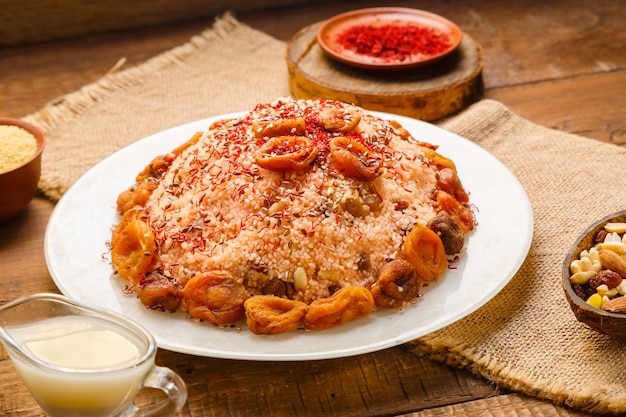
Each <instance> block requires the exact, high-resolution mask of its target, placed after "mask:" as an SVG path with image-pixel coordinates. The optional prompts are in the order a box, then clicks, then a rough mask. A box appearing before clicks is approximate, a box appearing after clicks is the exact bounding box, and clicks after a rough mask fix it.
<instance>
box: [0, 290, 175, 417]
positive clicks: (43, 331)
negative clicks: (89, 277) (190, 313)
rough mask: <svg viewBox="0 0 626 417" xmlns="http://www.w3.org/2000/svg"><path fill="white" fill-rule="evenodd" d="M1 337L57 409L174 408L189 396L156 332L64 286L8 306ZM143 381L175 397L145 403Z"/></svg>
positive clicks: (69, 416) (95, 414) (0, 322)
mask: <svg viewBox="0 0 626 417" xmlns="http://www.w3.org/2000/svg"><path fill="white" fill-rule="evenodd" d="M0 339H1V341H2V344H3V346H4V347H5V349H6V351H7V353H8V355H9V357H10V358H11V360H12V361H13V364H14V365H15V368H16V370H17V371H18V373H19V374H20V376H21V377H22V379H23V381H24V383H25V385H26V386H27V388H28V389H29V391H30V392H31V394H32V395H33V397H34V398H35V400H36V401H37V402H38V403H39V405H40V406H41V408H42V409H43V410H44V411H45V412H46V413H48V415H50V416H52V417H57V416H59V417H60V416H63V417H101V416H102V417H104V416H125V417H126V416H128V417H130V416H152V415H171V414H174V413H177V412H178V411H180V410H181V408H182V407H183V405H184V404H185V402H186V400H187V388H186V386H185V383H184V382H183V380H182V379H181V378H180V376H178V375H177V374H176V373H174V372H173V371H172V370H170V369H169V368H164V367H160V366H156V365H155V363H154V359H155V355H156V351H157V346H156V343H155V341H154V338H153V337H152V335H151V334H150V333H148V332H147V331H146V330H145V329H143V328H142V327H141V326H139V325H138V324H136V323H134V322H132V321H130V320H128V319H127V318H125V317H123V316H121V315H119V314H116V313H113V312H109V311H105V310H102V309H99V308H95V307H91V306H87V305H85V304H82V303H79V302H76V301H74V300H71V299H69V298H67V297H64V296H61V295H57V294H35V295H31V296H27V297H23V298H19V299H16V300H14V301H11V302H8V303H6V304H4V305H2V306H0ZM143 387H151V388H157V389H160V390H162V391H163V392H164V393H165V394H166V396H167V399H164V400H163V401H160V402H158V403H156V404H149V405H145V406H142V407H137V406H136V405H135V404H134V402H133V400H134V399H135V397H136V396H137V394H138V393H139V391H140V390H141V389H142V388H143Z"/></svg>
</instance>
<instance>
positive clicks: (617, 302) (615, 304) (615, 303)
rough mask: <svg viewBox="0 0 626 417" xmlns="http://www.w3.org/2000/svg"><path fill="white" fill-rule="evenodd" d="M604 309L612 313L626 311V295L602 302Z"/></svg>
mask: <svg viewBox="0 0 626 417" xmlns="http://www.w3.org/2000/svg"><path fill="white" fill-rule="evenodd" d="M601 308H602V310H604V311H609V312H611V313H626V297H616V298H613V299H612V300H609V301H607V302H605V303H603V304H602V307H601Z"/></svg>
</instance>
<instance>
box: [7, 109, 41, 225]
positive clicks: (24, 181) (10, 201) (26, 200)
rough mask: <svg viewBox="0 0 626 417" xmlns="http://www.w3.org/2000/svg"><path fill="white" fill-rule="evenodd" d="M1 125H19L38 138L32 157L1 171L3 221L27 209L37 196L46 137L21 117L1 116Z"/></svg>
mask: <svg viewBox="0 0 626 417" xmlns="http://www.w3.org/2000/svg"><path fill="white" fill-rule="evenodd" d="M0 125H14V126H19V127H21V128H22V129H24V130H27V131H28V132H30V133H31V134H32V135H33V136H34V137H35V139H37V150H36V151H35V154H34V155H33V156H32V157H31V158H30V159H28V160H26V161H25V162H24V163H23V164H22V165H20V166H18V167H16V168H13V169H11V170H9V171H4V172H2V173H0V221H3V220H7V219H9V218H11V217H13V216H14V215H16V214H17V213H19V212H20V211H22V210H23V209H25V208H26V207H27V206H28V204H30V202H31V200H32V199H33V197H34V196H35V193H36V192H37V183H38V182H39V177H40V175H41V152H42V151H43V148H44V145H45V139H44V136H43V133H42V132H41V131H40V130H39V129H38V128H36V127H35V126H33V125H31V124H29V123H26V122H24V121H22V120H19V119H11V118H3V117H0Z"/></svg>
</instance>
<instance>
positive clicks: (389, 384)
mask: <svg viewBox="0 0 626 417" xmlns="http://www.w3.org/2000/svg"><path fill="white" fill-rule="evenodd" d="M373 5H379V3H378V2H374V1H358V2H357V1H346V2H318V3H317V4H300V5H297V6H291V7H285V8H279V9H270V10H265V11H262V12H255V13H240V14H239V15H238V18H239V19H240V20H242V21H243V22H245V23H248V24H250V25H251V26H253V27H255V28H258V29H259V30H262V31H264V32H266V33H269V34H270V35H272V36H275V37H277V38H278V39H282V40H284V41H288V40H289V39H290V38H291V36H293V34H294V33H296V31H298V30H299V29H300V28H302V27H304V26H306V25H309V24H312V23H315V22H318V21H320V20H323V19H325V18H327V17H330V16H332V15H334V14H336V13H339V12H342V11H347V10H351V9H355V8H361V7H366V6H373ZM395 5H399V6H409V7H418V8H422V9H427V10H430V11H433V12H435V13H439V14H442V15H444V16H446V17H448V18H450V19H451V20H453V21H455V22H456V23H457V24H459V25H460V26H461V27H462V28H463V30H465V31H467V32H468V33H469V34H471V35H472V36H473V37H474V38H475V39H476V40H477V41H478V42H479V43H480V44H481V45H482V46H483V48H484V60H485V70H484V82H485V87H486V90H485V96H486V97H489V98H493V99H497V100H500V101H502V102H503V103H504V104H506V105H507V106H509V107H510V108H511V109H512V110H514V111H516V112H517V113H518V114H520V115H521V116H523V117H526V118H527V119H529V120H531V121H533V122H535V123H537V124H540V125H543V126H548V127H552V128H556V129H560V130H563V131H567V132H571V133H575V134H580V135H584V136H587V137H590V138H592V139H596V140H600V141H606V142H613V143H616V144H621V145H624V144H625V143H626V54H624V52H623V51H624V50H626V26H625V25H624V23H623V22H625V21H626V3H624V2H616V1H613V0H600V1H596V2H588V1H583V0H572V1H569V0H554V1H551V2H541V1H539V0H519V1H516V2H514V4H507V3H505V2H501V1H498V0H472V1H468V2H463V3H462V4H460V2H456V1H452V0H447V1H446V0H440V1H435V0H426V1H420V2H417V1H399V2H396V4H395ZM211 24H212V19H211V18H200V19H196V20H191V21H187V22H184V23H168V24H162V25H159V26H155V27H147V28H142V29H131V30H126V31H120V32H111V33H104V34H94V35H88V36H83V37H80V38H73V39H67V40H59V41H55V42H48V43H41V44H32V45H23V46H13V47H5V48H2V49H0V115H3V116H13V117H21V116H24V115H27V114H29V113H32V112H34V111H36V110H38V109H39V108H40V107H41V106H42V105H44V104H45V103H46V102H48V101H53V100H56V99H57V98H58V97H60V96H62V95H64V94H67V93H70V92H72V91H75V90H76V89H78V88H80V87H81V86H83V85H85V84H88V83H91V82H94V81H96V80H97V79H98V78H100V77H101V76H103V75H104V74H106V72H107V71H109V70H110V69H111V68H114V67H116V65H118V64H119V63H123V65H124V66H123V67H128V66H131V65H134V64H137V63H140V62H142V61H144V60H145V59H148V58H150V57H152V56H154V55H156V54H158V53H160V52H163V51H165V50H167V49H170V48H172V47H174V46H176V45H179V44H181V43H183V42H185V41H187V40H188V39H189V38H190V37H191V36H193V35H194V34H196V33H198V32H200V31H202V30H204V29H206V28H208V27H210V26H211ZM52 209H53V205H52V204H51V203H50V202H48V201H46V200H43V199H36V200H35V201H33V203H32V204H31V206H30V207H29V208H28V209H27V210H26V211H25V212H23V213H21V214H20V215H19V216H18V217H17V218H15V219H13V220H12V221H11V222H7V223H4V224H0V267H1V269H2V278H1V279H0V303H4V302H6V301H8V300H10V299H13V298H15V297H17V296H20V295H24V294H29V293H34V292H41V291H52V292H56V291H57V289H56V287H55V285H54V283H53V281H52V279H51V278H50V275H49V274H48V272H47V269H46V265H45V259H44V253H43V237H44V232H45V227H46V223H47V220H48V218H49V216H50V213H51V211H52ZM157 360H158V362H159V363H160V364H162V365H165V366H169V367H172V368H174V369H175V370H176V371H177V372H179V373H180V374H181V375H182V376H183V378H184V379H185V381H186V382H187V383H188V388H189V393H190V396H189V401H188V404H187V406H186V408H185V409H184V411H183V413H181V415H183V416H189V417H208V416H248V415H267V416H296V415H297V416H320V415H325V416H390V415H404V416H411V417H430V416H443V415H458V416H475V415H486V416H489V415H508V416H528V415H532V416H572V417H573V416H581V415H584V414H581V413H578V412H575V411H573V410H570V409H568V408H566V407H560V406H555V405H553V404H550V403H548V402H544V401H541V400H538V399H534V398H528V397H525V396H521V395H517V394H513V393H508V392H502V391H501V390H499V389H498V387H495V386H493V385H492V384H490V383H489V382H488V381H485V380H483V379H481V378H478V377H475V376H473V375H472V374H471V373H470V372H469V370H465V369H453V368H450V367H447V366H445V365H441V364H438V363H435V362H431V361H428V360H424V359H421V358H418V357H416V356H415V355H413V354H412V353H410V352H409V350H408V349H407V348H406V347H404V346H398V347H394V348H391V349H386V350H383V351H380V352H375V353H371V354H367V355H360V356H356V357H352V358H345V359H335V360H324V361H314V362H293V363H292V362H289V363H266V362H247V361H230V360H220V359H212V358H197V357H192V356H189V355H183V354H178V353H173V352H168V351H160V352H159V354H158V357H157ZM0 373H2V375H3V377H2V378H0V414H2V415H6V416H9V415H10V416H19V417H24V416H28V417H31V416H42V415H43V413H42V412H41V411H40V409H39V408H38V407H37V405H36V404H35V402H34V401H33V400H32V398H31V397H30V396H29V395H28V393H27V391H26V389H25V387H24V386H23V384H22V383H21V380H19V378H17V376H16V374H15V373H14V371H13V368H12V364H11V363H10V361H9V360H8V359H7V357H6V353H5V352H4V350H3V349H0ZM146 395H147V397H146V401H147V400H149V398H150V395H153V394H151V393H148V394H146Z"/></svg>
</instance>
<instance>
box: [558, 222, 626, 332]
mask: <svg viewBox="0 0 626 417" xmlns="http://www.w3.org/2000/svg"><path fill="white" fill-rule="evenodd" d="M607 223H626V210H622V211H618V212H616V213H613V214H610V215H607V216H605V217H603V218H602V219H600V220H598V221H596V222H595V223H593V224H592V225H590V226H589V227H588V228H587V229H586V230H585V231H584V232H583V233H582V234H581V235H580V236H579V237H578V239H576V241H575V242H574V244H573V246H572V248H571V249H570V251H569V252H568V253H567V256H566V257H565V261H564V262H563V281H562V283H563V289H564V290H565V296H566V298H567V300H568V302H569V305H570V307H571V309H572V311H573V312H574V315H575V316H576V318H577V319H578V321H580V322H582V323H585V324H586V325H587V326H589V327H591V328H592V329H594V330H596V331H597V332H600V333H604V334H606V335H608V336H611V337H616V338H620V339H626V312H623V313H622V312H611V311H605V310H603V309H600V308H596V307H593V306H591V305H590V304H588V303H587V302H586V300H585V299H583V298H581V297H580V296H579V295H578V294H577V293H576V292H575V291H574V288H573V285H572V283H571V281H570V277H571V275H572V273H571V272H570V264H571V262H572V261H573V260H575V259H579V257H580V253H581V252H582V251H583V250H585V249H587V250H588V249H590V248H591V247H592V246H594V245H595V242H596V236H597V235H598V233H599V232H600V231H602V230H603V229H604V226H605V225H606V224H607Z"/></svg>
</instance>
